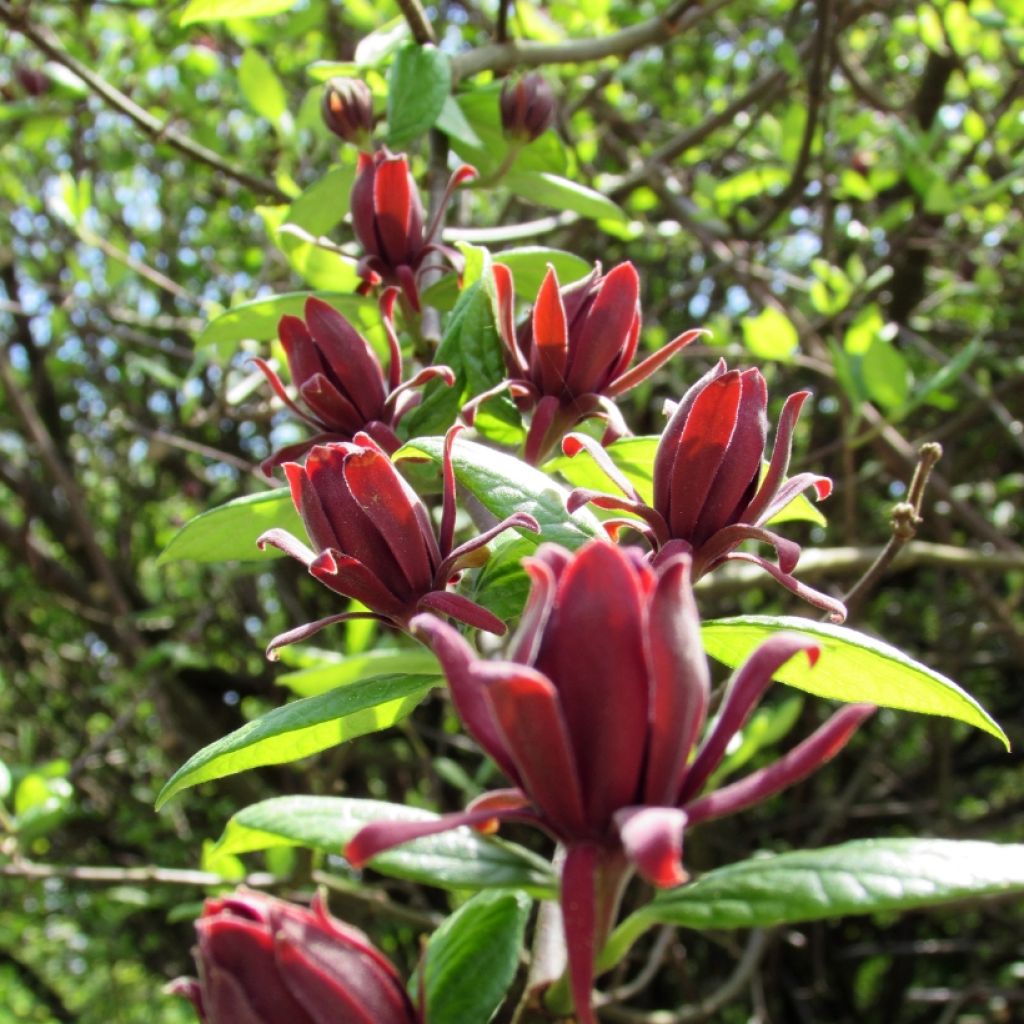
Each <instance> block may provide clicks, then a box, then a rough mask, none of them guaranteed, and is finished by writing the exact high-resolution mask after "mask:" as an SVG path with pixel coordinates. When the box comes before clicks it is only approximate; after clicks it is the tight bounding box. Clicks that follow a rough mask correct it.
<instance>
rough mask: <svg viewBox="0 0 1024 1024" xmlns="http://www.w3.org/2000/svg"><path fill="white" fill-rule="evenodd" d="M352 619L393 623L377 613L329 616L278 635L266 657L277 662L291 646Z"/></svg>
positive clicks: (270, 644) (268, 646)
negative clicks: (281, 654)
mask: <svg viewBox="0 0 1024 1024" xmlns="http://www.w3.org/2000/svg"><path fill="white" fill-rule="evenodd" d="M350 619H377V620H381V619H383V621H385V622H391V621H392V620H391V619H390V618H385V617H383V616H380V615H377V614H376V613H375V612H341V613H340V614H339V615H328V616H327V618H325V619H317V620H316V621H315V622H307V623H305V624H303V625H301V626H296V627H295V628H294V629H289V630H287V631H286V632H284V633H278V634H277V636H275V637H274V639H273V640H271V641H270V643H269V644H267V650H266V655H267V659H268V660H269V661H277V659H278V657H279V655H278V653H277V652H278V651H279V650H280V649H281V648H282V647H287V646H288V645H289V644H298V643H302V641H303V640H308V639H309V638H310V637H311V636H315V635H316V634H317V633H319V632H320V630H321V629H323V628H324V627H325V626H333V625H334V624H335V623H336V622H348V621H349V620H350Z"/></svg>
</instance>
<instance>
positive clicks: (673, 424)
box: [654, 359, 726, 520]
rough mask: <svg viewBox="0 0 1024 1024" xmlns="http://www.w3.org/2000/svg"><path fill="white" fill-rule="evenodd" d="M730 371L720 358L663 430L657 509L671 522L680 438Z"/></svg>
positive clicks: (656, 468)
mask: <svg viewBox="0 0 1024 1024" xmlns="http://www.w3.org/2000/svg"><path fill="white" fill-rule="evenodd" d="M725 372H726V368H725V360H724V359H720V360H719V361H718V362H717V363H716V364H715V365H714V366H713V367H712V368H711V369H710V370H708V372H707V373H705V374H704V376H703V377H701V378H700V380H698V381H697V382H696V383H695V384H693V385H692V386H691V387H690V389H689V390H688V391H687V392H686V394H685V395H683V397H682V398H681V399H680V400H679V402H678V404H677V405H676V407H675V411H674V412H673V413H672V415H671V416H670V417H669V421H668V423H667V424H666V425H665V429H664V430H663V431H662V434H661V440H660V441H659V442H658V450H657V452H656V453H655V456H654V507H655V508H656V509H657V510H658V511H659V512H660V513H661V514H662V515H663V516H664V517H665V519H666V520H668V518H669V516H670V514H671V503H672V467H673V466H674V465H675V461H676V452H677V450H678V447H679V439H680V437H682V434H683V429H684V428H685V427H686V420H687V418H688V417H689V415H690V410H691V409H692V408H693V404H694V402H696V401H697V398H698V397H699V396H700V394H701V393H702V392H703V391H704V389H705V388H706V387H707V386H708V384H710V383H711V382H712V381H713V380H717V379H718V378H719V377H721V376H722V374H724V373H725Z"/></svg>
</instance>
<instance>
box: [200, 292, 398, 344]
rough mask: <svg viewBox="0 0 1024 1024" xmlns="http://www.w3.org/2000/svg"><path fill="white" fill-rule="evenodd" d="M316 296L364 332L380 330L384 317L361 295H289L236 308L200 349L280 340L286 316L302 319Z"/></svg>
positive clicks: (210, 327) (215, 323)
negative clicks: (250, 340)
mask: <svg viewBox="0 0 1024 1024" xmlns="http://www.w3.org/2000/svg"><path fill="white" fill-rule="evenodd" d="M313 294H316V296H317V298H320V299H323V300H324V301H325V302H329V303H330V304H331V305H332V306H334V308H335V309H336V310H338V312H339V313H341V314H342V315H344V316H346V317H347V318H348V319H349V320H351V321H352V323H353V324H354V325H355V326H356V327H357V328H360V329H367V330H368V329H370V328H373V327H378V326H379V321H380V314H379V312H378V309H377V303H376V302H375V301H374V300H373V299H365V298H363V297H362V296H361V295H345V294H335V293H333V292H316V293H314V292H285V293H283V294H281V295H273V296H271V297H270V298H265V299H253V300H251V301H250V302H243V303H241V304H240V305H238V306H234V307H232V308H231V309H229V310H228V311H227V312H226V313H221V314H220V316H218V317H215V318H214V319H213V320H211V321H210V322H209V323H208V324H207V325H206V327H205V328H203V332H202V334H200V335H199V337H198V339H197V340H196V344H198V345H200V346H206V345H221V344H226V343H230V342H235V341H244V340H246V339H247V338H254V339H255V340H256V341H266V340H267V339H269V338H275V337H277V324H278V321H279V320H280V319H281V317H283V316H285V315H291V316H302V311H303V307H304V306H305V304H306V299H308V298H309V297H310V295H313Z"/></svg>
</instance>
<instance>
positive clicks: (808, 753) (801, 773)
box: [684, 704, 876, 826]
mask: <svg viewBox="0 0 1024 1024" xmlns="http://www.w3.org/2000/svg"><path fill="white" fill-rule="evenodd" d="M875 710H876V709H875V706H874V705H873V704H851V705H848V706H847V707H845V708H843V709H842V710H841V711H837V712H836V713H835V714H834V715H833V716H832V717H831V718H830V719H829V720H828V721H827V722H826V723H825V724H824V725H823V726H821V728H820V729H818V730H817V731H816V732H813V733H812V734H811V735H810V736H808V737H807V739H805V740H804V741H803V743H801V744H799V745H798V746H796V747H794V748H793V749H792V750H791V751H790V752H789V753H788V754H786V755H785V756H784V757H782V758H780V759H779V760H778V761H776V762H775V763H774V764H771V765H769V766H768V767H767V768H762V769H761V770H760V771H756V772H753V773H752V774H751V775H748V776H746V778H743V779H740V781H739V782H734V783H732V785H729V786H725V787H724V788H722V789H719V790H716V791H715V792H714V793H709V794H708V795H707V796H703V797H701V798H700V799H698V800H694V801H693V803H691V804H688V805H687V806H686V807H684V810H685V811H686V816H687V819H688V821H689V823H690V825H691V826H692V825H696V824H698V823H699V822H702V821H709V820H710V819H712V818H721V817H723V816H724V815H726V814H735V813H736V812H737V811H742V810H745V809H746V808H747V807H752V806H753V805H754V804H757V803H760V802H761V801H762V800H767V799H768V798H769V797H770V796H774V795H775V794H776V793H779V792H781V791H782V790H783V789H786V788H787V787H788V786H792V785H794V784H795V783H797V782H800V781H801V780H802V779H805V778H807V776H808V775H810V774H811V773H812V772H815V771H817V770H818V769H819V768H820V767H821V766H822V765H823V764H825V763H826V762H827V761H830V760H831V759H832V758H833V757H835V755H836V754H838V753H839V751H840V750H842V749H843V747H845V746H846V744H847V743H848V742H849V739H850V737H851V736H852V735H853V734H854V733H855V732H856V731H857V729H858V728H860V726H861V724H862V723H863V722H864V721H865V720H867V719H868V718H870V717H871V715H873V714H874V713H875Z"/></svg>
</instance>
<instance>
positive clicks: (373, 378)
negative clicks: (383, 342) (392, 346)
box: [305, 298, 385, 422]
mask: <svg viewBox="0 0 1024 1024" xmlns="http://www.w3.org/2000/svg"><path fill="white" fill-rule="evenodd" d="M305 313H306V323H307V324H308V325H309V330H310V333H311V334H312V335H313V340H314V341H315V342H316V344H317V347H318V348H319V349H320V351H321V353H323V356H324V360H325V362H326V363H327V365H328V366H329V367H330V370H331V373H332V374H333V375H334V377H335V379H336V380H337V382H338V383H339V384H340V385H341V386H342V388H343V389H344V391H345V394H346V397H347V398H348V400H349V401H350V402H352V403H353V404H354V405H355V406H356V407H357V408H358V409H359V411H360V413H361V414H362V419H363V421H364V422H365V421H366V420H371V419H375V418H376V417H377V416H378V415H379V413H380V409H381V406H382V405H383V404H384V397H385V387H384V372H383V370H382V369H381V366H380V362H379V361H378V359H377V355H376V353H375V352H374V351H373V349H372V348H370V345H369V342H367V340H366V339H365V338H364V337H363V336H362V335H361V334H360V333H359V332H358V331H357V330H356V329H355V328H354V327H353V326H352V325H351V324H350V323H349V322H348V321H347V320H346V319H345V318H344V317H343V316H342V315H341V314H340V313H339V312H338V311H337V310H336V309H335V308H334V307H333V306H330V305H328V304H327V303H326V302H323V301H322V300H320V299H317V298H309V299H307V300H306V309H305Z"/></svg>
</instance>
